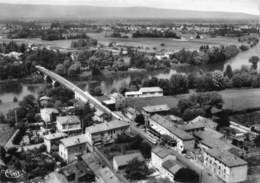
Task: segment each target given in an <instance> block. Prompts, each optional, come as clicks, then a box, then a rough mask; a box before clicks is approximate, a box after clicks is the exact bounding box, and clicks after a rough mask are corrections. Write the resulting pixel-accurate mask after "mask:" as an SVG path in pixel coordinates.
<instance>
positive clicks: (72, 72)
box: [68, 62, 81, 77]
mask: <svg viewBox="0 0 260 183" xmlns="http://www.w3.org/2000/svg"><path fill="white" fill-rule="evenodd" d="M80 68H81V64H80V62H75V63H74V64H72V65H71V66H70V67H69V69H68V75H69V76H70V77H75V76H77V75H78V74H79V73H80Z"/></svg>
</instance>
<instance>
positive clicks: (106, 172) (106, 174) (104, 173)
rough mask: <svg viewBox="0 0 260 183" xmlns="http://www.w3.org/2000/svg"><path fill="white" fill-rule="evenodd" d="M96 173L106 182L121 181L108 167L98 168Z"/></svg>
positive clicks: (114, 182) (117, 182)
mask: <svg viewBox="0 0 260 183" xmlns="http://www.w3.org/2000/svg"><path fill="white" fill-rule="evenodd" d="M97 175H98V176H99V177H101V178H102V180H103V181H104V182H106V183H121V181H120V180H119V179H118V178H117V176H116V175H115V174H114V173H113V172H112V171H111V170H110V169H109V168H108V167H105V168H100V169H99V170H98V171H97Z"/></svg>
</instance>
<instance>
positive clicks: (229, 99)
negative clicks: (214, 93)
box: [127, 88, 260, 111]
mask: <svg viewBox="0 0 260 183" xmlns="http://www.w3.org/2000/svg"><path fill="white" fill-rule="evenodd" d="M219 94H221V95H222V97H223V100H224V106H223V108H224V109H233V110H236V111H240V110H245V109H255V108H260V89H259V88H257V89H255V88H253V89H228V90H223V91H220V92H219ZM189 95H190V94H183V95H177V96H163V97H152V98H150V97H149V98H129V99H128V100H127V103H128V105H129V106H131V107H136V108H137V109H141V108H142V107H144V106H147V105H160V104H168V105H169V106H170V107H177V104H178V101H179V99H181V98H188V96H189Z"/></svg>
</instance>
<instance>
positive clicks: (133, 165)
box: [125, 158, 149, 180]
mask: <svg viewBox="0 0 260 183" xmlns="http://www.w3.org/2000/svg"><path fill="white" fill-rule="evenodd" d="M125 171H126V174H127V178H129V179H132V180H142V179H146V178H147V175H148V173H149V170H148V167H147V166H146V164H145V162H144V161H139V160H138V159H137V158H135V159H133V160H132V161H130V162H129V163H128V164H127V165H126V168H125Z"/></svg>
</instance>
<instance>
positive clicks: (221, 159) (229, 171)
mask: <svg viewBox="0 0 260 183" xmlns="http://www.w3.org/2000/svg"><path fill="white" fill-rule="evenodd" d="M203 159H204V166H205V167H206V168H207V169H208V170H210V171H211V172H212V173H213V174H215V175H217V176H218V177H219V178H221V179H222V180H223V181H225V182H227V183H235V182H242V181H245V180H247V170H248V164H247V162H246V161H244V160H242V159H240V158H239V157H237V156H235V155H233V154H231V153H229V152H227V151H224V150H222V151H220V150H215V149H209V150H206V151H204V154H203Z"/></svg>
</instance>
